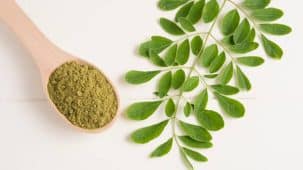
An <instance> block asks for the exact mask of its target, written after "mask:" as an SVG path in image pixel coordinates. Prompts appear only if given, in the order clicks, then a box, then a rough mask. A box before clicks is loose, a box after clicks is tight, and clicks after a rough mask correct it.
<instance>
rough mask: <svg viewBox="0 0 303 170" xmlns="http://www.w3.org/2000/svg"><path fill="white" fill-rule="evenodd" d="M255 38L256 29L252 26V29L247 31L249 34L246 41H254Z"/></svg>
mask: <svg viewBox="0 0 303 170" xmlns="http://www.w3.org/2000/svg"><path fill="white" fill-rule="evenodd" d="M255 38H256V30H255V29H254V28H252V29H251V30H250V33H249V35H248V37H247V39H246V41H248V42H254V41H255Z"/></svg>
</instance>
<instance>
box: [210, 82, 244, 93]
mask: <svg viewBox="0 0 303 170" xmlns="http://www.w3.org/2000/svg"><path fill="white" fill-rule="evenodd" d="M211 88H213V89H214V90H215V91H216V92H218V93H220V94H224V95H234V94H237V93H239V92H240V90H239V89H238V88H236V87H233V86H229V85H223V84H216V85H212V86H211Z"/></svg>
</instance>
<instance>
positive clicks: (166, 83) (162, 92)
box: [158, 71, 172, 98]
mask: <svg viewBox="0 0 303 170" xmlns="http://www.w3.org/2000/svg"><path fill="white" fill-rule="evenodd" d="M171 80H172V73H171V72H170V71H169V72H167V73H165V74H164V75H163V76H162V77H161V79H160V81H159V84H158V96H159V97H161V98H162V97H164V96H166V95H167V92H168V91H169V89H170V87H171Z"/></svg>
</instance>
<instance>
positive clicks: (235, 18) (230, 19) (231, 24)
mask: <svg viewBox="0 0 303 170" xmlns="http://www.w3.org/2000/svg"><path fill="white" fill-rule="evenodd" d="M239 22H240V15H239V13H238V11H237V10H235V9H234V10H231V11H229V12H228V13H227V14H226V15H225V16H224V18H223V20H222V26H221V31H222V33H223V34H224V35H229V34H231V33H233V32H234V31H235V30H236V28H237V26H238V25H239Z"/></svg>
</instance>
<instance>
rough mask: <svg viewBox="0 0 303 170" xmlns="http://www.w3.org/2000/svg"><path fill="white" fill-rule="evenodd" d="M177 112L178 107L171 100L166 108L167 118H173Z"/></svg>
mask: <svg viewBox="0 0 303 170" xmlns="http://www.w3.org/2000/svg"><path fill="white" fill-rule="evenodd" d="M175 112H176V105H175V103H174V101H173V99H169V100H168V101H167V103H166V106H165V113H166V116H167V117H171V116H172V115H173V114H174V113H175Z"/></svg>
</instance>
